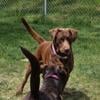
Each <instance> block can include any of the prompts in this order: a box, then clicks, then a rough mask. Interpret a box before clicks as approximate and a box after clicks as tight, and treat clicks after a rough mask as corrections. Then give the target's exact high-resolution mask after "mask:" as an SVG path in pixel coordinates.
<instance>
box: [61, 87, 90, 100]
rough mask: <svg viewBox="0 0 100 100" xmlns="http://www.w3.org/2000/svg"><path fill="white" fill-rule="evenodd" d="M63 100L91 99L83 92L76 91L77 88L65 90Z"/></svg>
mask: <svg viewBox="0 0 100 100" xmlns="http://www.w3.org/2000/svg"><path fill="white" fill-rule="evenodd" d="M63 100H90V98H89V97H88V96H87V95H86V94H85V93H83V91H79V90H76V89H75V88H65V90H64V93H63Z"/></svg>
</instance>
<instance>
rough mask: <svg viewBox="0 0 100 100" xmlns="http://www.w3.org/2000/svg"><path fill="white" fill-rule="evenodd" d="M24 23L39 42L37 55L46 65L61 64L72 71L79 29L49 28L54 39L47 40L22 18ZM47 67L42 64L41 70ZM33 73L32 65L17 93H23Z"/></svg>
mask: <svg viewBox="0 0 100 100" xmlns="http://www.w3.org/2000/svg"><path fill="white" fill-rule="evenodd" d="M22 23H23V24H24V26H25V27H26V29H27V30H28V32H29V33H30V35H31V36H32V37H33V38H34V39H35V40H36V41H37V42H38V43H39V47H38V48H37V50H36V53H35V56H36V58H37V59H38V60H39V62H42V63H43V64H46V65H49V64H50V65H51V64H52V65H53V64H54V65H60V66H61V67H62V68H64V69H65V71H68V73H71V71H72V69H73V66H74V57H73V52H72V43H73V42H74V41H75V40H76V38H77V33H78V30H76V29H72V28H54V29H51V30H49V32H50V33H51V35H52V37H53V40H52V41H46V40H45V39H44V38H43V37H41V36H40V35H39V34H38V33H37V32H36V31H35V30H33V29H32V27H31V26H30V25H29V24H28V23H27V21H26V20H25V19H24V18H22ZM44 69H45V67H44V66H41V70H44ZM30 73H31V66H30V65H29V66H28V67H27V71H26V74H25V77H24V80H23V81H22V83H21V85H20V86H19V89H18V90H17V92H16V94H17V95H18V94H21V93H22V92H23V88H24V86H25V84H26V82H27V79H28V77H29V75H30Z"/></svg>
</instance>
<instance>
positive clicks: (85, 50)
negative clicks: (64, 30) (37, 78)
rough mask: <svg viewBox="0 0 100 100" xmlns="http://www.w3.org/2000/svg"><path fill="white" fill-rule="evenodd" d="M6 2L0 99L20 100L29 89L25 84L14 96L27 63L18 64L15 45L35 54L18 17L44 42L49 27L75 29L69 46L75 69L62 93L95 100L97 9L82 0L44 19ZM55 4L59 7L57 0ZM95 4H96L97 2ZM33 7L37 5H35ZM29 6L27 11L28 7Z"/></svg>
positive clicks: (0, 16)
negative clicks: (41, 37)
mask: <svg viewBox="0 0 100 100" xmlns="http://www.w3.org/2000/svg"><path fill="white" fill-rule="evenodd" d="M81 1H82V2H81ZM10 2H11V0H10ZM10 2H9V3H8V1H7V3H8V6H6V8H2V9H1V10H0V100H21V99H22V98H23V97H24V95H25V94H26V93H27V92H28V90H29V83H28V84H27V86H26V87H25V90H24V94H23V95H21V96H18V97H16V96H15V92H16V88H17V86H18V84H19V83H20V82H21V81H22V79H23V75H24V69H25V66H26V64H27V62H23V61H22V59H23V58H24V56H23V55H22V53H21V51H20V48H19V46H20V45H21V46H23V47H26V48H28V49H29V50H30V51H32V52H35V50H36V48H37V46H38V44H37V42H36V41H34V40H33V39H32V38H31V36H30V35H29V34H28V33H27V31H26V30H25V29H24V27H23V25H22V24H21V21H20V18H21V17H22V16H24V17H25V18H26V19H27V21H28V22H29V23H30V24H31V25H32V26H34V28H35V29H36V30H37V31H38V32H39V33H40V34H41V35H42V36H43V37H44V38H45V39H47V40H50V39H51V38H50V34H49V33H48V30H49V29H50V28H53V27H73V28H76V29H78V30H79V33H78V39H77V41H76V42H75V43H73V52H74V59H75V67H74V70H73V72H72V73H71V76H70V79H69V81H68V84H67V85H66V88H65V92H64V94H63V96H64V100H66V99H68V100H99V99H100V67H99V66H100V43H99V41H100V33H99V32H100V23H99V22H100V10H99V6H98V5H96V6H92V5H93V4H94V3H93V2H90V1H89V5H86V4H85V2H84V1H83V0H78V2H77V0H75V1H74V0H72V3H68V5H67V6H65V5H63V7H65V8H66V7H67V8H66V9H68V10H64V9H62V10H61V11H60V14H59V9H58V8H59V7H58V6H57V7H58V8H57V7H56V10H57V11H56V13H55V14H52V13H49V15H48V16H47V17H46V18H44V17H43V16H41V15H39V14H35V15H32V13H33V12H31V10H30V9H29V8H27V7H26V8H27V9H29V10H25V9H24V10H23V11H22V13H20V12H21V11H20V10H18V13H17V12H16V11H17V10H16V6H15V4H18V7H20V6H21V5H22V4H21V3H22V2H20V4H19V3H18V2H16V3H15V2H14V3H13V4H12V5H10ZM57 2H58V4H60V1H59V0H57ZM96 2H97V3H98V4H99V0H96ZM52 3H53V2H52ZM3 4H4V3H2V5H1V6H2V7H3V6H4V5H3ZM28 4H29V2H28ZM36 4H37V5H40V3H38V2H37V3H36ZM64 4H65V3H64ZM25 5H26V4H25ZM29 5H30V8H31V7H32V4H29ZM76 5H77V6H76ZM68 6H70V7H68ZM28 7H29V6H28ZM8 8H9V9H8ZM50 9H51V8H50ZM87 9H89V10H87ZM91 9H92V10H91ZM27 11H29V12H27ZM26 12H27V13H26ZM61 13H62V14H63V15H62V16H61Z"/></svg>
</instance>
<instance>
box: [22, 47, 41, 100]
mask: <svg viewBox="0 0 100 100" xmlns="http://www.w3.org/2000/svg"><path fill="white" fill-rule="evenodd" d="M21 50H22V52H23V54H24V55H25V56H26V57H27V58H28V60H29V62H30V64H31V69H32V70H31V77H30V90H31V97H33V98H34V99H35V100H38V98H39V85H40V64H39V62H38V60H37V58H36V57H35V56H34V55H33V54H32V53H30V52H29V51H28V50H27V49H25V48H23V47H21Z"/></svg>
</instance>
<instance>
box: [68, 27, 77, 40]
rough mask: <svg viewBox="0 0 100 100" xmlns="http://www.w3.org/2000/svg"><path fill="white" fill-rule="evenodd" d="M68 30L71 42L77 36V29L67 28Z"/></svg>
mask: <svg viewBox="0 0 100 100" xmlns="http://www.w3.org/2000/svg"><path fill="white" fill-rule="evenodd" d="M68 31H69V38H70V40H71V42H74V41H75V40H76V38H77V33H78V30H76V29H73V28H69V29H68Z"/></svg>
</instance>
